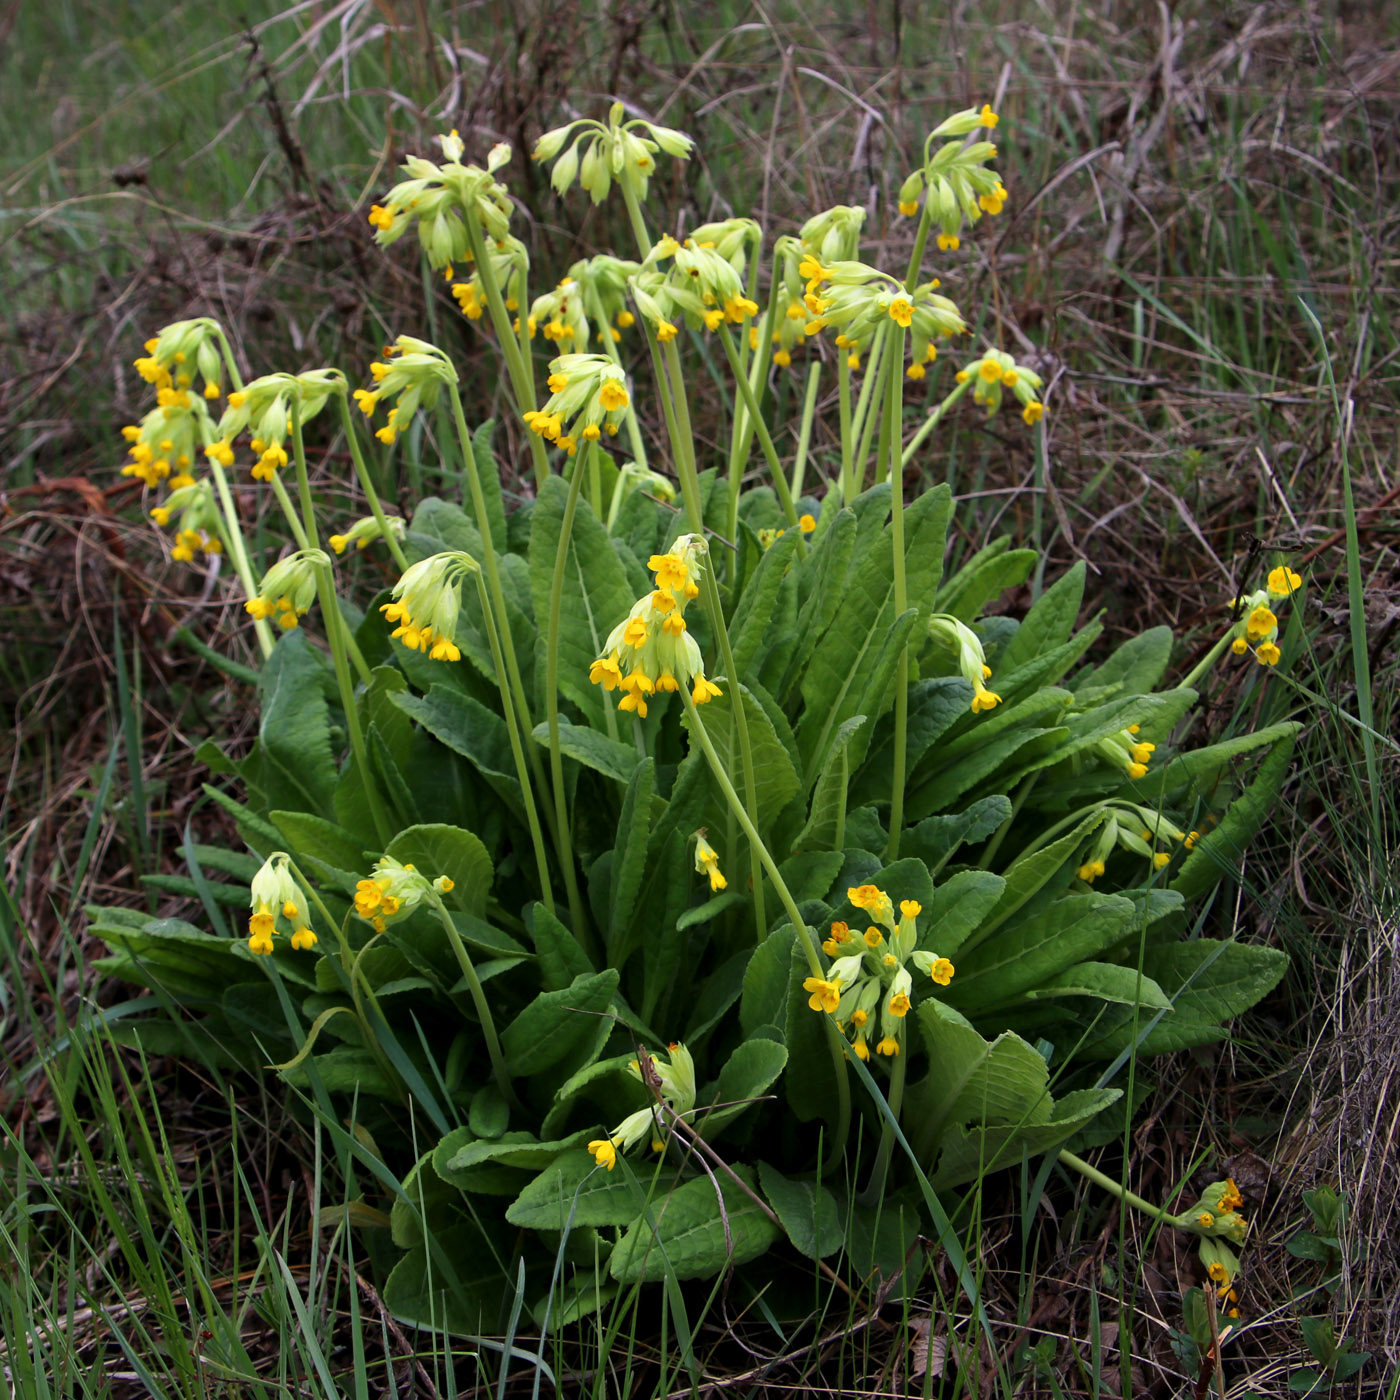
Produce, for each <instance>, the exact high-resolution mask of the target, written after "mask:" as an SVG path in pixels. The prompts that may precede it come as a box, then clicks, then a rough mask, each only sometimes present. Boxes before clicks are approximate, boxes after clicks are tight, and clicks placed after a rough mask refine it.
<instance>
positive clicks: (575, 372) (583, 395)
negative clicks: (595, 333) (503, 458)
mask: <svg viewBox="0 0 1400 1400" xmlns="http://www.w3.org/2000/svg"><path fill="white" fill-rule="evenodd" d="M549 390H550V397H549V399H548V400H547V401H546V402H545V405H544V407H543V408H539V409H533V410H531V411H530V412H528V413H526V414H525V422H526V423H527V424H528V425H529V428H530V431H531V432H533V433H537V434H539V436H541V437H544V438H548V439H549V441H550V442H552V443H553V444H554V445H555V446H556V447H559V448H562V449H563V450H564V451H565V452H567V453H568V454H569V456H570V457H572V456H573V455H574V453H575V452H577V451H578V445H579V439H580V438H582V439H583V441H584V442H597V441H598V439H599V438H600V437H602V435H603V434H604V433H605V432H606V433H608V434H609V435H610V436H611V435H612V434H614V433H616V432H617V429H618V425H619V424H620V423H621V422H622V411H623V409H625V408H626V407H627V405H628V404H629V403H630V402H631V401H632V400H631V396H630V395H629V394H628V392H627V376H626V375H625V374H624V373H623V371H622V367H621V366H620V365H618V364H615V363H614V362H613V361H612V360H610V359H609V358H608V357H607V356H606V355H560V356H559V357H558V359H555V360H551V361H550V364H549Z"/></svg>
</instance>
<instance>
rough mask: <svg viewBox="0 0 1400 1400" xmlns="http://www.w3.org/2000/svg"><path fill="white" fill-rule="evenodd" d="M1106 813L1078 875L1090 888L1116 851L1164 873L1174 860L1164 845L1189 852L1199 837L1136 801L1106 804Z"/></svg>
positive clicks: (1194, 832)
mask: <svg viewBox="0 0 1400 1400" xmlns="http://www.w3.org/2000/svg"><path fill="white" fill-rule="evenodd" d="M1149 747H1150V746H1149ZM1104 811H1105V812H1106V813H1107V816H1106V818H1105V820H1104V823H1103V825H1102V826H1101V827H1100V828H1099V830H1098V834H1097V836H1096V837H1095V838H1094V843H1093V845H1092V846H1091V847H1090V848H1089V851H1088V852H1087V853H1086V855H1085V857H1084V860H1083V861H1082V862H1081V863H1080V866H1079V868H1078V870H1077V871H1076V872H1075V873H1076V874H1077V875H1078V876H1079V878H1080V879H1081V880H1083V881H1085V882H1086V883H1088V884H1091V885H1092V884H1093V883H1094V881H1095V880H1097V879H1098V878H1099V876H1100V875H1102V874H1103V873H1104V871H1105V869H1106V868H1107V862H1108V858H1109V856H1111V855H1112V854H1113V852H1114V851H1115V850H1123V851H1128V852H1130V853H1131V854H1132V855H1135V856H1140V857H1142V859H1144V860H1147V861H1151V863H1152V868H1153V869H1154V870H1162V869H1165V867H1166V866H1168V865H1170V864H1171V858H1172V857H1171V852H1170V851H1168V850H1162V849H1160V847H1161V846H1164V845H1167V844H1170V845H1173V846H1180V847H1181V848H1182V850H1185V851H1190V850H1192V849H1193V848H1194V847H1195V845H1196V842H1197V840H1198V839H1199V838H1200V833H1199V832H1196V831H1183V830H1182V829H1181V828H1180V827H1179V826H1177V825H1176V824H1175V823H1174V822H1172V821H1169V820H1168V819H1167V818H1166V817H1164V816H1163V815H1162V814H1161V813H1160V812H1157V811H1154V810H1153V809H1152V808H1151V807H1142V806H1139V805H1138V804H1137V803H1135V802H1112V803H1106V804H1105V806H1104Z"/></svg>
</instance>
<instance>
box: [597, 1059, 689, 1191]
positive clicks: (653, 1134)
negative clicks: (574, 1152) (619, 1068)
mask: <svg viewBox="0 0 1400 1400" xmlns="http://www.w3.org/2000/svg"><path fill="white" fill-rule="evenodd" d="M666 1053H667V1057H668V1060H669V1063H668V1062H667V1061H666V1060H662V1058H661V1056H660V1055H652V1054H647V1056H646V1061H647V1063H646V1064H645V1065H642V1064H641V1063H639V1062H638V1061H637V1060H633V1061H632V1062H631V1064H629V1065H628V1067H627V1069H628V1072H629V1073H630V1074H631V1075H632V1077H633V1078H634V1079H640V1080H641V1081H642V1083H643V1084H645V1085H646V1086H647V1089H648V1090H649V1091H650V1093H652V1094H658V1095H660V1098H661V1102H662V1104H664V1105H665V1108H664V1109H663V1108H662V1107H660V1106H659V1105H657V1104H656V1103H655V1102H654V1101H653V1102H652V1103H651V1104H649V1105H648V1106H647V1107H645V1108H639V1109H638V1110H637V1111H636V1112H635V1113H629V1114H628V1115H627V1117H626V1118H624V1119H623V1120H622V1122H621V1123H619V1124H618V1125H617V1127H615V1128H614V1129H613V1130H612V1131H611V1132H610V1133H609V1134H608V1135H607V1137H604V1138H594V1140H593V1141H592V1142H590V1143H589V1144H588V1151H589V1153H590V1154H591V1155H592V1157H593V1160H594V1162H595V1163H596V1164H597V1165H598V1166H600V1167H603V1168H604V1169H605V1170H607V1171H612V1170H613V1168H614V1167H616V1166H617V1158H618V1154H619V1153H623V1152H630V1151H631V1150H632V1149H633V1148H634V1147H637V1146H639V1145H640V1144H641V1143H643V1142H648V1141H649V1142H650V1143H651V1145H652V1148H653V1149H654V1150H655V1151H658V1152H660V1151H662V1150H664V1148H665V1145H666V1141H667V1139H668V1138H669V1137H670V1135H671V1130H672V1128H673V1127H674V1125H675V1120H676V1119H677V1118H681V1119H686V1120H688V1119H689V1118H690V1116H691V1114H692V1113H693V1112H694V1110H695V1087H696V1080H695V1061H694V1060H693V1059H692V1058H691V1054H690V1051H689V1050H687V1049H686V1048H685V1046H684V1045H681V1044H679V1043H676V1042H673V1043H672V1044H671V1045H669V1046H668V1047H667V1051H666Z"/></svg>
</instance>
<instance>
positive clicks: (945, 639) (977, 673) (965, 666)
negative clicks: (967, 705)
mask: <svg viewBox="0 0 1400 1400" xmlns="http://www.w3.org/2000/svg"><path fill="white" fill-rule="evenodd" d="M928 632H929V636H930V637H932V638H935V639H936V640H939V641H941V642H942V643H943V644H944V645H945V646H950V647H952V648H953V649H954V650H955V651H956V652H957V663H958V670H959V671H961V672H962V676H963V679H964V680H965V681H966V682H967V683H968V685H970V686H971V687H972V713H973V714H975V715H976V714H981V713H982V712H983V711H984V710H991V709H995V708H996V706H998V705H999V704H1001V696H1000V695H998V694H997V693H996V692H995V691H994V690H988V689H987V682H988V681H989V680H991V678H992V668H991V667H990V666H988V665H987V654H986V652H984V651H983V650H982V643H981V641H980V640H979V638H978V636H977V634H976V633H975V632H974V631H973V630H972V628H970V627H969V626H967V624H966V623H963V622H960V621H959V620H958V619H957V618H955V617H952V616H951V615H949V614H947V613H935V614H934V615H933V616H932V617H931V618H929V621H928Z"/></svg>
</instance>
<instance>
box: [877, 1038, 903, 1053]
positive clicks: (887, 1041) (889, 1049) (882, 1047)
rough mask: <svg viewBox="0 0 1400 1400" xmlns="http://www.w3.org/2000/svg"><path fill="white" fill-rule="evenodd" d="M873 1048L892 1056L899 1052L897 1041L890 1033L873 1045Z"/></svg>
mask: <svg viewBox="0 0 1400 1400" xmlns="http://www.w3.org/2000/svg"><path fill="white" fill-rule="evenodd" d="M875 1049H876V1050H877V1051H878V1052H879V1053H880V1054H881V1055H889V1056H891V1057H893V1056H895V1055H898V1054H899V1041H898V1040H896V1039H895V1037H894V1036H892V1035H887V1036H886V1037H885V1038H884V1039H883V1040H882V1041H881V1042H880V1043H879V1044H878V1045H877V1046H876V1047H875Z"/></svg>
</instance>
